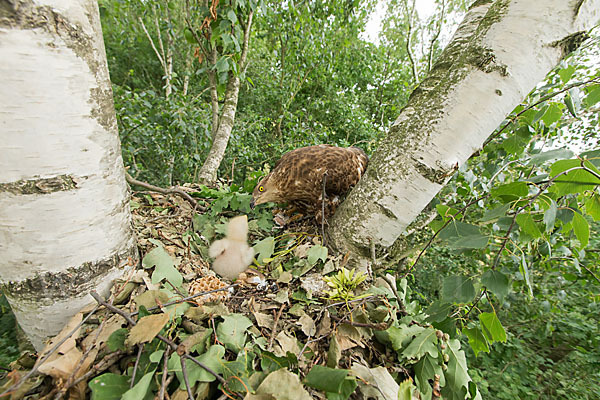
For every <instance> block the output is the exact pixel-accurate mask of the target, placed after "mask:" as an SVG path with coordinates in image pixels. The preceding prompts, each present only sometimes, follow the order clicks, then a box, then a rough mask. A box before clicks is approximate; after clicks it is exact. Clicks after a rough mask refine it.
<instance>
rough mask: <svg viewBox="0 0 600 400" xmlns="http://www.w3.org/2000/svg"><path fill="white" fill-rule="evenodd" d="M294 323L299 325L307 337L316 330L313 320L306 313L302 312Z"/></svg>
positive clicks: (312, 334)
mask: <svg viewBox="0 0 600 400" xmlns="http://www.w3.org/2000/svg"><path fill="white" fill-rule="evenodd" d="M296 324H297V325H299V326H300V328H301V329H302V332H303V333H304V334H305V335H306V336H308V337H311V336H314V335H315V333H316V332H317V327H316V326H315V321H313V319H312V318H311V317H310V316H309V315H308V314H304V315H303V316H302V317H300V319H299V320H298V322H297V323H296Z"/></svg>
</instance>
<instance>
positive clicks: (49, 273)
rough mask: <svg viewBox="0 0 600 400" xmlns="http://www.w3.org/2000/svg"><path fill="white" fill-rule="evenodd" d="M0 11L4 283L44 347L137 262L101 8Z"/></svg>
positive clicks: (46, 5) (89, 3)
mask: <svg viewBox="0 0 600 400" xmlns="http://www.w3.org/2000/svg"><path fill="white" fill-rule="evenodd" d="M39 3H43V5H40V4H39ZM1 8H2V11H1V12H0V59H1V60H2V62H0V80H1V83H0V122H1V125H2V132H1V133H0V135H1V136H2V143H1V144H0V146H2V150H0V153H1V154H2V156H1V157H0V284H1V285H2V287H3V289H4V291H5V293H6V295H7V298H8V300H9V302H10V303H11V306H12V308H13V311H14V312H15V315H16V317H17V321H18V322H19V324H20V326H21V327H22V328H23V330H24V331H25V333H26V334H27V336H28V338H29V339H30V340H31V342H32V343H33V345H34V346H35V347H36V348H37V349H40V348H41V347H42V346H43V341H44V340H45V339H46V338H47V337H49V336H53V335H54V334H56V333H57V332H58V331H60V329H61V328H62V326H63V325H64V323H65V322H66V321H67V320H68V319H69V318H70V317H71V316H72V315H73V314H74V313H76V312H77V311H78V310H79V309H80V308H81V307H83V306H84V305H85V304H86V303H88V302H90V301H93V299H92V298H91V297H89V295H88V293H89V291H90V290H100V291H101V292H103V294H104V295H106V294H108V291H109V289H110V286H111V285H112V281H113V279H115V278H117V277H119V276H120V275H121V274H122V273H123V272H124V271H125V270H126V269H128V268H130V267H131V265H134V264H136V263H137V260H138V254H137V246H136V243H135V238H134V236H133V231H132V229H131V216H130V213H129V196H128V193H127V186H126V183H125V174H124V169H123V161H122V159H121V149H120V144H119V140H118V132H117V124H116V118H115V111H114V106H113V102H112V90H111V87H110V80H109V75H108V68H107V65H106V54H105V51H104V43H103V40H102V31H101V28H100V19H99V14H98V6H97V3H96V2H95V1H93V0H81V1H71V2H64V1H49V0H48V1H44V2H34V1H30V0H29V1H27V0H21V1H16V2H3V6H2V7H1Z"/></svg>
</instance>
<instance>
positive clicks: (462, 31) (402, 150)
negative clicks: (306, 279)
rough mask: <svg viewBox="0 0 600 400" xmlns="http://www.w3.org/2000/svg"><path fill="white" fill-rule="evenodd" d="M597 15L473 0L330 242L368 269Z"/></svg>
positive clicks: (596, 0)
mask: <svg viewBox="0 0 600 400" xmlns="http://www.w3.org/2000/svg"><path fill="white" fill-rule="evenodd" d="M599 18H600V0H569V1H568V0H539V1H531V0H496V1H476V2H475V4H474V5H473V6H472V7H471V9H470V10H469V12H468V13H467V15H466V16H465V19H464V21H463V22H462V23H461V25H460V26H459V28H458V30H457V32H456V33H455V35H454V37H453V38H452V40H451V42H450V44H449V45H448V46H447V48H446V49H445V50H444V52H443V54H442V55H441V56H440V58H439V60H438V61H437V63H436V65H434V67H433V69H432V70H431V71H430V73H429V74H428V76H427V77H426V79H424V80H423V81H422V82H421V84H420V85H419V87H417V89H416V90H415V91H414V92H413V93H412V95H411V97H410V99H409V102H408V104H407V106H406V107H405V108H404V109H403V110H402V111H401V113H400V116H399V117H398V119H397V120H396V121H395V122H394V124H393V125H392V127H391V129H390V132H389V133H388V135H387V136H386V137H385V138H384V139H383V140H382V141H381V143H380V144H379V147H378V148H377V151H376V152H375V154H374V155H373V157H372V159H371V161H370V163H369V167H368V169H367V171H366V174H365V176H364V177H363V179H362V180H361V181H360V182H359V184H358V185H357V186H356V188H355V189H354V190H353V191H352V193H351V194H350V195H349V196H348V198H347V200H346V201H345V202H344V203H343V205H342V206H341V207H340V208H339V209H338V211H337V213H336V214H335V216H334V218H333V220H332V223H331V226H330V229H329V231H328V236H329V243H330V245H331V246H332V247H333V248H335V249H337V250H338V251H340V252H343V253H346V252H348V251H350V252H351V253H352V254H353V255H354V256H355V260H354V261H355V262H356V264H357V265H359V266H361V267H363V268H367V267H368V266H369V263H370V259H371V257H370V252H369V249H370V246H371V245H375V247H376V249H377V250H378V251H380V252H381V251H382V250H384V249H386V248H388V247H389V246H391V245H392V244H393V243H394V241H395V240H396V239H397V238H398V237H399V236H400V234H401V233H402V232H403V231H404V230H405V229H406V227H407V226H408V225H409V224H410V223H411V222H412V221H413V220H414V219H415V218H416V217H417V216H418V215H419V213H420V212H421V211H422V210H423V208H424V207H425V206H426V205H427V204H428V203H429V202H430V201H431V199H432V198H433V197H434V196H435V195H436V194H437V193H438V192H439V191H440V189H441V188H442V187H443V186H444V185H445V184H446V183H447V182H448V180H449V179H450V178H451V176H452V174H453V173H454V172H455V171H456V169H457V168H458V166H460V165H461V164H463V163H464V162H465V161H466V160H467V159H468V158H469V157H470V156H471V155H472V154H473V153H474V152H475V151H477V150H478V149H479V148H480V147H481V146H482V144H483V142H484V140H485V139H486V138H487V137H488V136H489V135H490V134H491V133H492V132H493V131H494V129H495V128H496V127H497V126H498V125H499V124H500V123H501V122H502V121H503V120H504V118H505V116H506V115H507V114H508V113H510V112H511V111H512V110H513V109H514V108H515V107H516V106H517V105H518V104H519V103H520V102H521V101H522V100H523V99H524V98H525V96H526V95H527V94H528V93H529V92H530V91H531V90H532V89H533V88H534V87H535V85H536V84H537V83H538V82H540V81H541V80H542V79H543V78H544V77H545V76H546V74H547V73H548V72H549V71H550V70H551V69H552V68H553V67H554V66H555V65H556V64H557V63H558V62H559V61H560V60H561V59H562V58H564V57H565V56H566V55H567V54H568V53H570V52H571V51H572V50H574V49H575V48H577V47H578V46H579V44H580V43H581V41H582V40H583V39H584V38H585V37H586V35H585V32H584V31H585V30H588V29H590V28H591V27H592V26H593V25H594V24H595V23H597V21H598V19H599Z"/></svg>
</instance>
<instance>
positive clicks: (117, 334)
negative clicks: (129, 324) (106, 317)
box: [106, 328, 129, 351]
mask: <svg viewBox="0 0 600 400" xmlns="http://www.w3.org/2000/svg"><path fill="white" fill-rule="evenodd" d="M128 334H129V329H127V328H121V329H117V330H116V331H114V332H113V333H111V335H110V337H109V338H108V341H107V342H106V346H107V347H108V349H109V350H110V351H117V350H125V339H127V335H128Z"/></svg>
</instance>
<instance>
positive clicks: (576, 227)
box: [573, 213, 590, 249]
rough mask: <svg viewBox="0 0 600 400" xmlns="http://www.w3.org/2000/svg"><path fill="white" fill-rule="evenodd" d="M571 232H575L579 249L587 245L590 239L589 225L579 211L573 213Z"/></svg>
mask: <svg viewBox="0 0 600 400" xmlns="http://www.w3.org/2000/svg"><path fill="white" fill-rule="evenodd" d="M573 232H575V236H576V237H577V240H579V244H580V246H579V248H580V249H582V248H584V247H585V246H587V245H588V242H589V240H590V225H589V224H588V222H587V220H586V219H585V218H584V217H583V215H581V214H579V213H575V215H573Z"/></svg>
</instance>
